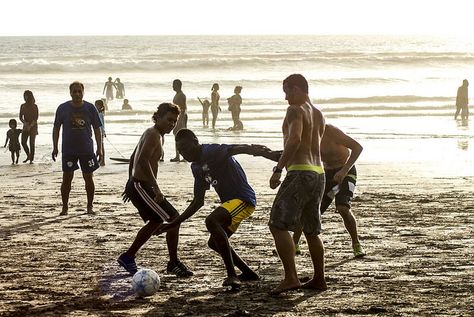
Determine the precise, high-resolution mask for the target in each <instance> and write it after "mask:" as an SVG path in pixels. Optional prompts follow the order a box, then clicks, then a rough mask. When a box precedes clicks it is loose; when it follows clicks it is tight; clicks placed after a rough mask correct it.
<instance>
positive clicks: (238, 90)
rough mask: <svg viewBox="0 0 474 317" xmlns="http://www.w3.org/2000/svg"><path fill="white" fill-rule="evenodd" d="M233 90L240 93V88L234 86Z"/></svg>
mask: <svg viewBox="0 0 474 317" xmlns="http://www.w3.org/2000/svg"><path fill="white" fill-rule="evenodd" d="M234 90H235V91H236V92H238V93H240V92H241V91H242V86H235V88H234Z"/></svg>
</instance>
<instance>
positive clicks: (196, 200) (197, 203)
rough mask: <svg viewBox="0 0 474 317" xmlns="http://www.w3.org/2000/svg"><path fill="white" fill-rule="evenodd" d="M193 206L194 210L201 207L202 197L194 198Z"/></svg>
mask: <svg viewBox="0 0 474 317" xmlns="http://www.w3.org/2000/svg"><path fill="white" fill-rule="evenodd" d="M193 206H194V209H195V210H198V209H201V207H202V206H204V199H194V200H193Z"/></svg>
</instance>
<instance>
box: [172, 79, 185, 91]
mask: <svg viewBox="0 0 474 317" xmlns="http://www.w3.org/2000/svg"><path fill="white" fill-rule="evenodd" d="M173 86H176V87H178V88H180V89H181V87H183V83H182V82H181V80H179V79H175V80H173Z"/></svg>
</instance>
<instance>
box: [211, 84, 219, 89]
mask: <svg viewBox="0 0 474 317" xmlns="http://www.w3.org/2000/svg"><path fill="white" fill-rule="evenodd" d="M214 88H217V89H219V84H218V83H214V84H213V85H212V88H211V90H212V89H214Z"/></svg>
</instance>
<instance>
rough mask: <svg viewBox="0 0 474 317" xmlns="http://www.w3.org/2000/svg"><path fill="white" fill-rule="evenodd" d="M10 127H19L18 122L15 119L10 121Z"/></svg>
mask: <svg viewBox="0 0 474 317" xmlns="http://www.w3.org/2000/svg"><path fill="white" fill-rule="evenodd" d="M8 126H9V127H11V126H15V127H16V126H17V123H16V120H15V119H10V121H8Z"/></svg>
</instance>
